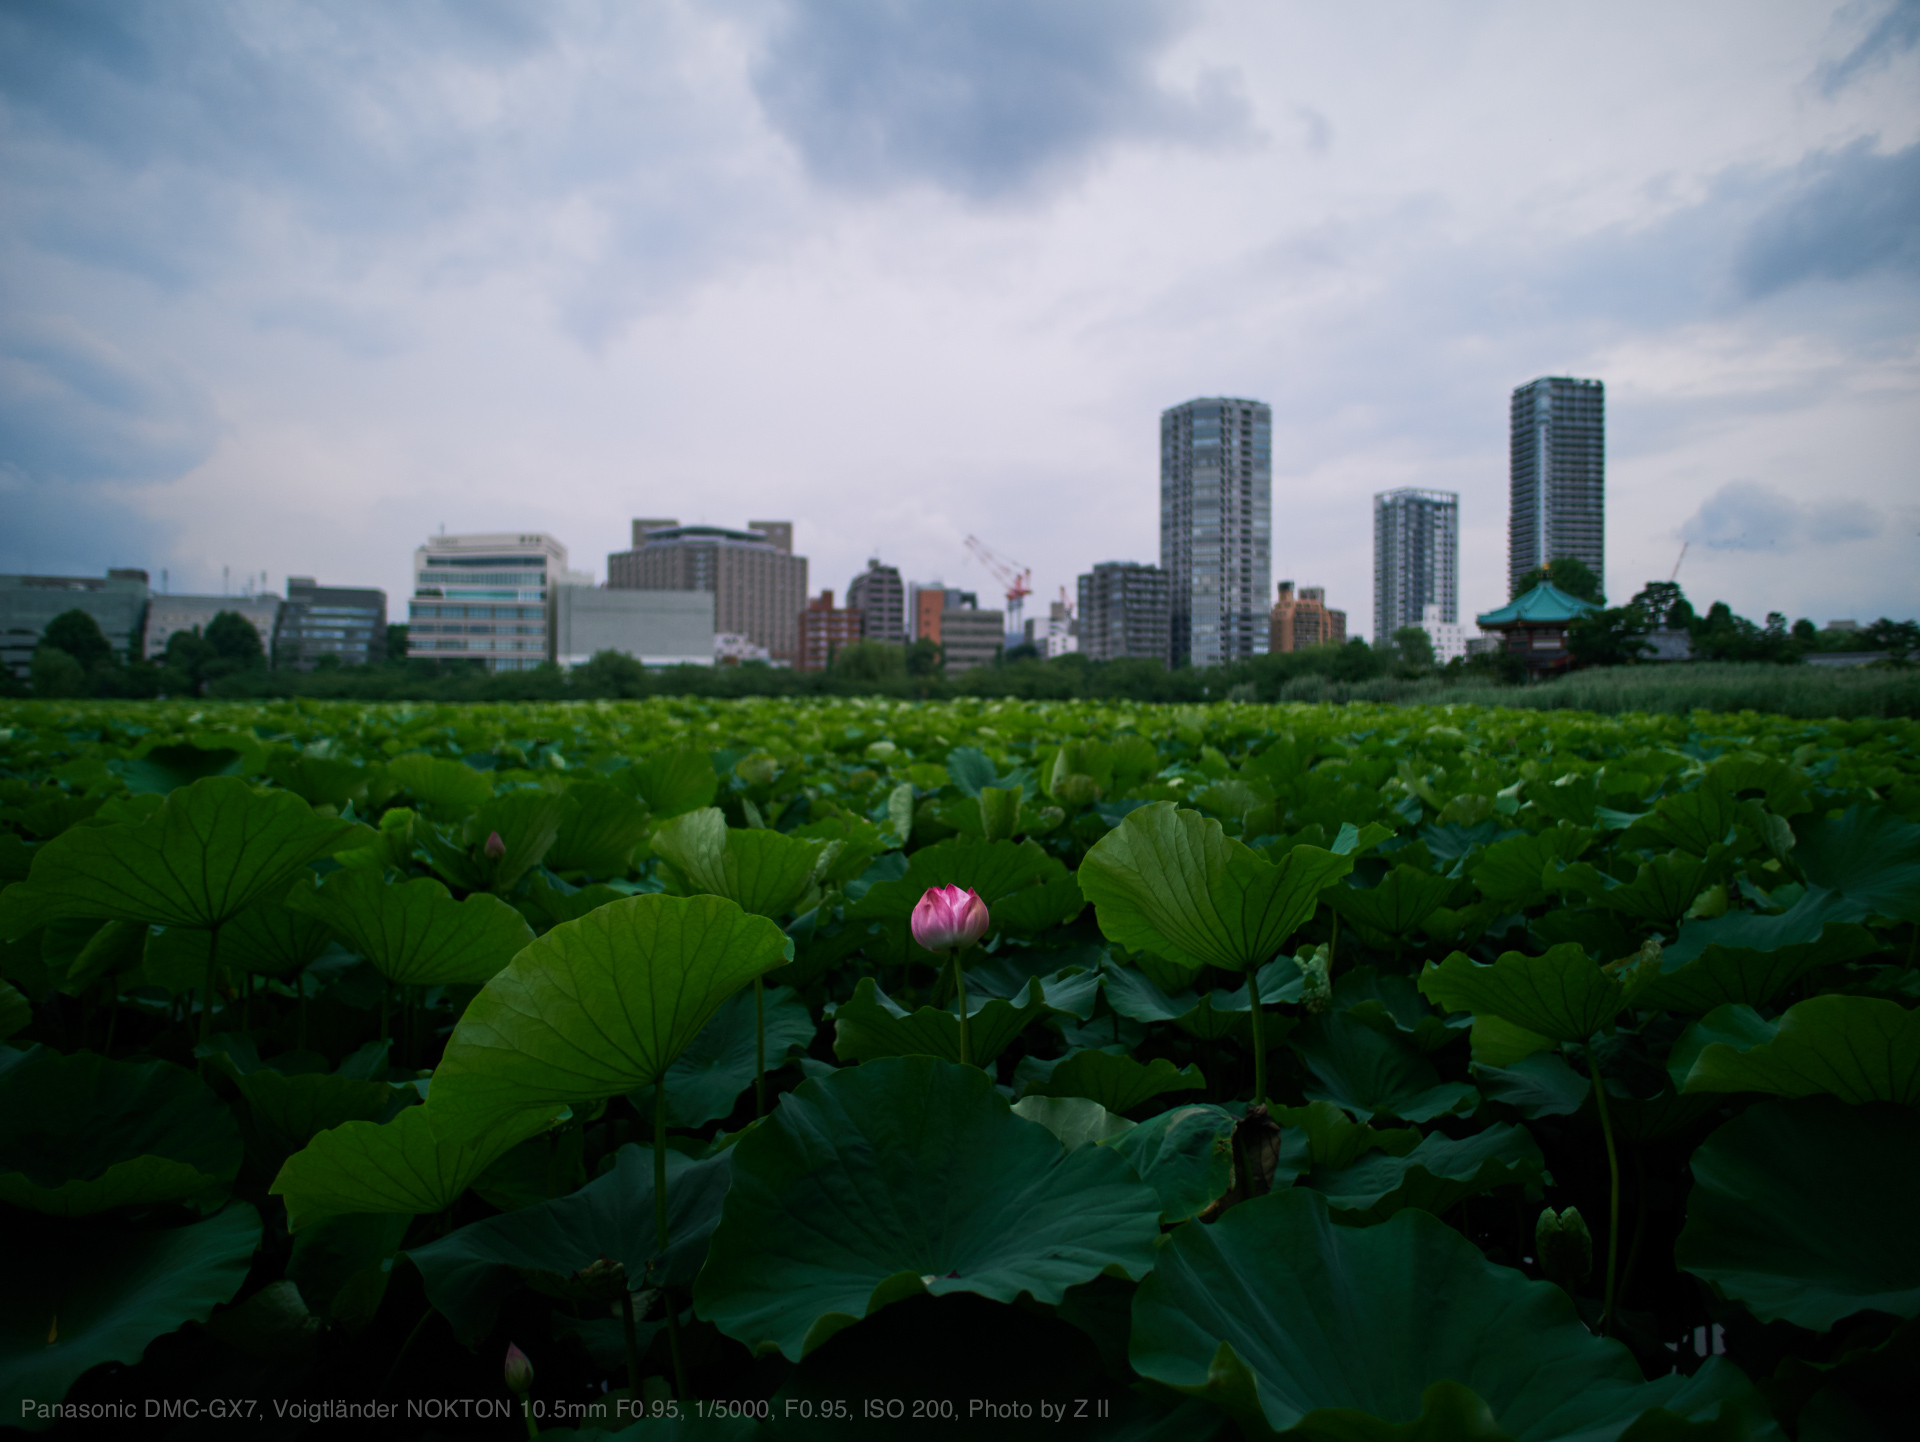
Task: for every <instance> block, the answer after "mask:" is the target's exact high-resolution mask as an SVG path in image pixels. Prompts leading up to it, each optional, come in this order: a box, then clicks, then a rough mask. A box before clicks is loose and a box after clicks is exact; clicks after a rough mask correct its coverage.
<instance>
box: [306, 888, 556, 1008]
mask: <svg viewBox="0 0 1920 1442" xmlns="http://www.w3.org/2000/svg"><path fill="white" fill-rule="evenodd" d="M287 905H288V906H289V907H291V908H292V909H293V910H295V911H299V912H305V913H306V914H308V915H310V916H315V917H318V918H319V919H320V920H321V921H323V922H325V923H326V924H327V925H328V926H329V927H331V928H332V929H333V930H334V931H336V932H338V933H339V934H340V936H341V938H342V939H343V940H345V941H346V943H347V944H348V945H349V946H351V947H352V948H353V949H354V950H355V951H357V952H359V953H360V954H361V955H362V956H364V957H366V959H367V960H368V961H370V962H372V963H373V964H374V966H375V967H376V968H378V970H379V972H380V974H381V975H382V976H384V977H386V978H387V980H388V981H391V982H395V983H397V984H399V985H401V986H444V985H447V984H449V983H452V982H483V981H486V980H487V979H488V978H489V977H491V976H493V975H495V974H496V973H497V972H498V971H499V970H500V969H501V968H502V967H504V966H505V965H506V964H507V963H508V962H510V961H512V960H513V958H514V957H515V956H516V955H518V954H519V952H520V951H521V950H522V949H523V948H524V947H526V946H528V945H530V944H531V943H532V941H533V931H532V929H531V928H529V927H528V925H527V923H526V919H525V918H524V917H522V916H521V915H520V913H519V912H517V911H515V910H514V909H513V908H512V907H511V906H508V905H507V904H506V902H504V901H502V900H501V899H500V898H499V897H497V896H490V895H488V894H487V893H485V892H475V893H474V894H473V895H472V896H469V897H468V898H467V899H466V900H465V901H455V900H454V899H453V896H452V895H451V894H450V893H449V892H448V891H447V888H446V887H444V886H442V885H441V884H440V883H439V882H437V881H435V880H433V879H432V878H431V877H425V876H423V877H421V878H420V879H419V880H418V881H405V882H400V883H397V884H390V883H389V882H387V881H386V880H384V879H383V878H382V877H381V875H380V873H379V872H378V871H374V870H371V869H366V870H363V869H360V868H357V867H356V868H353V869H351V870H341V871H336V872H334V873H333V874H332V875H330V876H328V877H327V878H326V879H325V880H323V881H320V882H318V883H317V884H316V883H314V882H312V881H307V882H304V883H302V884H301V885H298V886H296V887H295V888H294V889H293V891H292V893H291V894H289V895H288V897H287Z"/></svg>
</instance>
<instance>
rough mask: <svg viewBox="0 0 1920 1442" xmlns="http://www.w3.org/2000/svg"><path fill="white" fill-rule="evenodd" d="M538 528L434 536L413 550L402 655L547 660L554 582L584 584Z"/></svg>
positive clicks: (510, 667) (586, 579) (500, 665)
mask: <svg viewBox="0 0 1920 1442" xmlns="http://www.w3.org/2000/svg"><path fill="white" fill-rule="evenodd" d="M592 579H593V578H592V577H591V576H588V575H585V574H583V573H582V572H579V571H572V570H569V569H568V568H567V548H566V547H565V546H563V545H561V544H560V542H558V541H556V540H555V539H554V538H553V537H552V536H549V535H547V534H546V533H545V532H543V531H536V532H533V533H532V534H528V535H519V534H515V533H513V532H511V531H505V532H488V533H483V534H475V535H467V536H434V537H432V538H431V539H430V540H429V541H428V542H427V543H426V545H424V546H421V547H420V548H419V549H417V550H416V551H414V553H413V585H414V590H413V597H412V599H411V600H409V601H408V602H407V654H408V655H409V656H415V657H424V658H426V659H427V660H430V661H471V662H476V663H478V664H480V665H481V666H484V667H485V668H486V669H487V670H488V671H531V670H532V669H533V668H534V667H536V666H539V665H541V664H542V663H544V662H545V661H546V660H547V658H548V652H547V644H548V638H547V602H548V599H549V597H550V595H551V593H552V590H553V588H554V587H556V586H565V585H586V584H591V582H592Z"/></svg>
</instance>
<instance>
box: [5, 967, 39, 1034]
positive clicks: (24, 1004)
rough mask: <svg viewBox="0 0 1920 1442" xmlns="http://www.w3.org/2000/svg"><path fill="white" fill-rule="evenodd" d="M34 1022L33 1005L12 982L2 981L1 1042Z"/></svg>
mask: <svg viewBox="0 0 1920 1442" xmlns="http://www.w3.org/2000/svg"><path fill="white" fill-rule="evenodd" d="M32 1021H33V1003H31V1002H30V1001H28V1000H27V999H26V998H25V997H24V996H22V995H21V994H20V991H19V988H18V987H16V986H14V984H13V983H12V982H10V981H0V1041H5V1040H6V1039H7V1038H8V1037H10V1036H12V1035H13V1034H14V1033H15V1032H17V1031H19V1030H20V1029H21V1028H22V1027H25V1026H28V1025H30V1024H31V1023H32Z"/></svg>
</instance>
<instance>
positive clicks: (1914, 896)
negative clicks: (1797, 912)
mask: <svg viewBox="0 0 1920 1442" xmlns="http://www.w3.org/2000/svg"><path fill="white" fill-rule="evenodd" d="M1795 833H1796V835H1797V837H1798V845H1797V846H1795V848H1794V852H1793V855H1794V858H1795V860H1797V861H1798V862H1799V863H1800V868H1801V870H1802V871H1804V872H1805V873H1806V876H1807V880H1808V881H1810V882H1812V883H1813V884H1814V885H1815V886H1817V887H1821V888H1824V889H1826V890H1828V891H1835V892H1839V893H1840V894H1841V895H1843V896H1845V897H1847V898H1848V899H1849V900H1850V901H1853V902H1855V903H1857V904H1858V905H1859V906H1861V907H1862V908H1864V909H1865V910H1871V911H1874V912H1877V913H1878V914H1880V915H1881V916H1891V917H1896V918H1898V919H1899V920H1901V921H1915V922H1920V826H1916V825H1915V824H1914V823H1913V822H1911V821H1907V820H1904V819H1903V818H1902V817H1901V816H1900V815H1899V814H1898V813H1897V812H1895V811H1893V810H1892V809H1890V808H1881V807H1876V808H1871V809H1869V808H1867V807H1862V806H1850V807H1848V808H1847V810H1846V811H1845V812H1844V813H1842V814H1841V815H1840V816H1837V817H1834V818H1832V819H1826V818H1822V819H1820V820H1815V821H1805V822H1802V823H1801V824H1800V825H1799V826H1797V827H1796V828H1795Z"/></svg>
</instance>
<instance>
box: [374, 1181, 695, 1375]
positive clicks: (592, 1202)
mask: <svg viewBox="0 0 1920 1442" xmlns="http://www.w3.org/2000/svg"><path fill="white" fill-rule="evenodd" d="M732 1157H733V1154H732V1152H730V1151H728V1152H722V1153H721V1154H720V1155H719V1156H717V1157H714V1158H712V1159H710V1160H708V1161H704V1162H696V1161H694V1160H692V1159H691V1158H690V1157H685V1156H682V1155H681V1154H680V1153H679V1152H675V1151H669V1152H668V1153H667V1157H666V1162H667V1227H668V1237H669V1243H668V1247H667V1251H666V1253H665V1255H664V1257H663V1256H662V1254H661V1253H660V1251H659V1249H658V1247H657V1246H656V1233H655V1229H654V1208H653V1151H652V1149H651V1148H649V1147H638V1146H625V1147H622V1148H620V1150H619V1153H618V1154H617V1155H616V1157H615V1158H614V1164H613V1167H612V1169H611V1170H609V1171H607V1172H605V1173H603V1174H602V1175H601V1176H599V1177H597V1178H596V1179H595V1180H593V1181H591V1182H588V1183H587V1184H586V1185H585V1186H584V1187H582V1188H580V1190H579V1191H577V1192H571V1193H569V1194H568V1195H566V1196H564V1197H556V1198H555V1199H553V1200H552V1201H548V1202H541V1203H539V1204H538V1205H537V1206H531V1207H523V1208H521V1209H520V1210H519V1211H517V1212H507V1213H504V1214H503V1215H500V1216H497V1217H488V1218H486V1219H485V1220H484V1221H479V1222H473V1223H470V1224H469V1225H467V1226H464V1227H462V1228H460V1229H459V1230H458V1231H456V1232H452V1233H449V1234H448V1235H447V1236H444V1237H442V1238H440V1239H439V1240H438V1241H435V1242H429V1243H428V1244H427V1245H426V1246H424V1247H415V1248H413V1249H412V1250H411V1251H409V1252H408V1253H407V1255H408V1257H409V1258H411V1259H412V1261H413V1264H414V1266H416V1267H418V1268H419V1269H420V1275H421V1278H422V1279H423V1280H424V1281H425V1282H426V1286H427V1299H428V1300H429V1301H431V1302H432V1303H433V1305H434V1306H435V1307H437V1308H438V1309H439V1310H440V1312H441V1314H442V1315H443V1316H445V1317H446V1319H447V1320H448V1321H449V1322H451V1323H452V1324H453V1334H454V1336H456V1337H457V1338H459V1339H460V1341H462V1342H464V1343H465V1344H466V1345H467V1346H469V1347H472V1346H477V1345H478V1344H479V1343H480V1342H482V1341H484V1340H485V1339H486V1336H487V1333H488V1332H489V1331H491V1330H492V1328H493V1321H494V1317H495V1314H496V1313H497V1312H498V1310H499V1307H500V1303H501V1301H502V1300H504V1299H505V1298H507V1297H509V1296H511V1295H512V1294H513V1292H514V1291H516V1290H517V1289H518V1288H519V1287H520V1285H521V1283H522V1280H523V1278H526V1277H529V1276H531V1277H532V1278H534V1279H536V1280H538V1281H539V1282H541V1283H543V1284H544V1286H545V1288H547V1289H551V1290H554V1291H558V1290H563V1289H564V1285H565V1283H566V1281H567V1280H568V1279H569V1278H571V1277H573V1276H575V1275H577V1274H578V1273H580V1272H581V1271H584V1270H585V1269H587V1268H589V1267H592V1266H593V1265H594V1263H596V1262H599V1261H602V1260H603V1259H604V1260H608V1261H614V1262H619V1263H620V1264H621V1265H622V1267H623V1269H624V1281H623V1282H622V1283H621V1284H620V1285H622V1286H624V1287H626V1288H627V1289H629V1290H633V1291H638V1290H639V1289H640V1288H642V1287H644V1286H659V1285H660V1284H661V1283H662V1282H665V1283H667V1284H670V1285H673V1286H684V1285H685V1284H686V1283H688V1282H691V1281H692V1280H693V1278H694V1274H695V1273H697V1272H698V1271H699V1270H700V1264H701V1263H702V1262H703V1261H705V1260H706V1255H707V1241H708V1239H709V1238H710V1237H711V1236H712V1235H713V1229H714V1228H715V1227H716V1226H717V1225H719V1222H720V1203H721V1200H722V1199H723V1198H724V1197H725V1196H726V1193H727V1183H728V1178H729V1172H730V1167H731V1163H732ZM663 1262H664V1266H662V1265H661V1264H662V1263H663Z"/></svg>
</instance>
